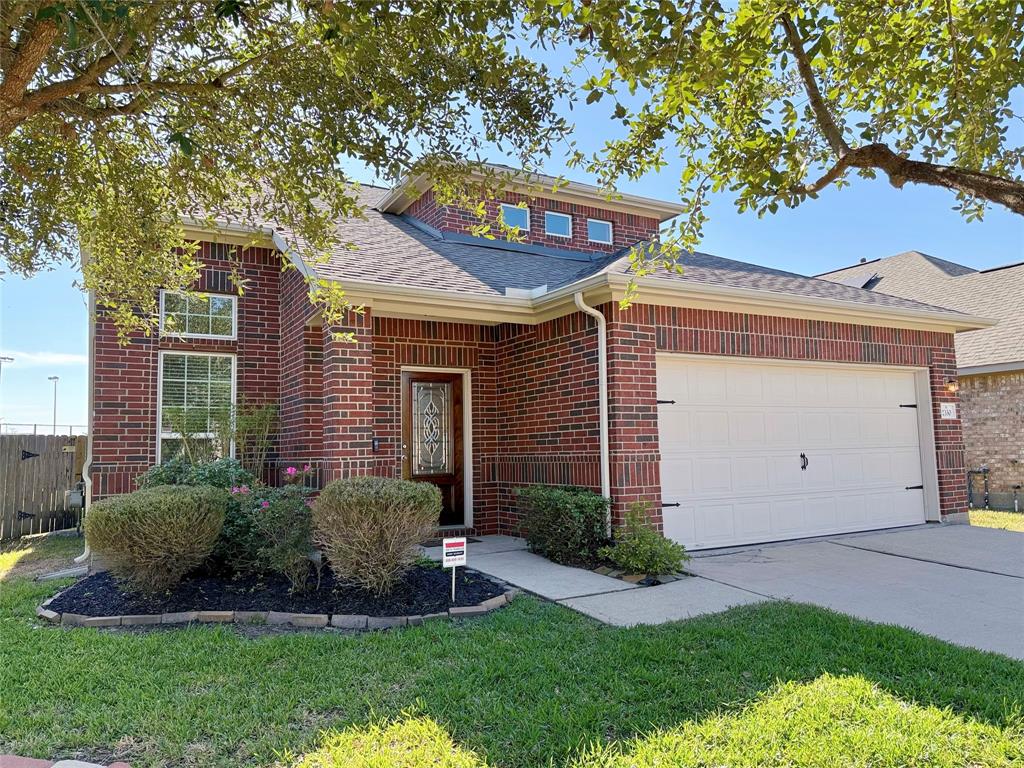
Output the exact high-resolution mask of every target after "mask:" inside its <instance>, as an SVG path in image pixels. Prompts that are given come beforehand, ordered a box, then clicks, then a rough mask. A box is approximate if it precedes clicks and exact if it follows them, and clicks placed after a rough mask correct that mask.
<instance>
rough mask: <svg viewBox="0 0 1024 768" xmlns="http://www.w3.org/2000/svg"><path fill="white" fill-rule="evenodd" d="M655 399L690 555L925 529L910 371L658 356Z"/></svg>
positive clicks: (668, 482)
mask: <svg viewBox="0 0 1024 768" xmlns="http://www.w3.org/2000/svg"><path fill="white" fill-rule="evenodd" d="M658 400H659V405H658V424H659V438H660V441H661V492H662V502H663V504H664V505H665V506H664V508H663V510H662V512H663V515H664V525H665V535H666V536H669V537H670V538H673V539H675V540H676V541H679V542H681V543H682V544H685V545H686V546H687V547H689V548H691V549H701V548H708V547H723V546H731V545H735V544H751V543H755V542H766V541H779V540H783V539H795V538H801V537H807V536H820V535H824V534H831V533H840V532H849V531H863V530H870V529H873V528H887V527H891V526H900V525H912V524H915V523H922V522H924V519H925V517H924V492H923V491H922V490H920V489H917V488H913V486H920V485H921V482H922V480H921V453H920V447H919V438H918V422H917V411H916V410H915V409H914V408H909V407H900V406H901V405H903V406H907V405H911V404H914V403H916V392H915V386H914V374H913V372H910V371H900V370H892V369H889V370H886V369H883V368H859V367H858V368H855V367H845V368H844V367H825V366H817V365H800V364H791V363H775V362H771V363H764V362H756V361H744V360H735V359H728V358H700V359H696V358H692V357H681V356H673V355H659V357H658ZM666 401H670V402H666ZM908 486H911V488H910V489H908ZM675 505H678V506H675Z"/></svg>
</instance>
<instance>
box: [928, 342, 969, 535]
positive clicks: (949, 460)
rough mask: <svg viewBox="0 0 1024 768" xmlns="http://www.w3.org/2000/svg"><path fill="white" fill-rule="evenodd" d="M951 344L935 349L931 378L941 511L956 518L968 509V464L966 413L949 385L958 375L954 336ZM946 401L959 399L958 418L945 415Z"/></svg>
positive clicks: (949, 517)
mask: <svg viewBox="0 0 1024 768" xmlns="http://www.w3.org/2000/svg"><path fill="white" fill-rule="evenodd" d="M948 338H949V342H948V345H947V346H945V347H937V348H935V349H933V350H932V352H931V356H930V358H931V359H930V360H929V363H928V374H929V375H928V378H929V384H930V386H931V391H932V424H933V425H934V429H935V464H936V469H937V470H938V476H939V511H940V512H941V513H942V518H943V520H947V521H949V522H953V521H956V520H957V517H956V516H958V515H960V516H962V515H963V513H966V512H967V468H966V466H965V465H964V440H963V431H962V421H961V419H962V418H963V414H962V413H961V412H960V398H959V395H958V394H957V393H956V392H950V391H949V390H948V389H947V388H946V380H947V379H955V378H956V353H955V352H954V350H953V337H952V336H950V337H948ZM942 403H955V404H956V406H957V418H955V419H943V418H941V415H940V409H941V407H942Z"/></svg>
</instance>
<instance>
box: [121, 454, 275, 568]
mask: <svg viewBox="0 0 1024 768" xmlns="http://www.w3.org/2000/svg"><path fill="white" fill-rule="evenodd" d="M136 482H137V483H138V485H139V487H140V488H152V487H154V486H158V485H208V486H212V487H214V488H223V489H224V490H230V491H231V498H230V501H229V503H228V505H227V507H226V508H225V509H224V527H223V528H222V529H221V533H220V537H219V538H218V539H217V544H216V545H215V546H214V548H213V552H212V554H211V555H210V560H211V561H212V566H213V568H214V570H223V569H226V570H229V571H236V572H242V571H258V570H261V569H262V564H261V562H260V555H259V549H260V547H261V546H262V545H263V539H262V538H261V536H260V534H259V532H258V531H257V530H256V528H255V526H254V523H253V519H252V516H251V515H249V514H248V512H247V511H246V510H245V509H243V504H242V502H243V501H244V498H243V497H244V495H245V494H247V493H249V491H250V490H251V489H252V488H254V487H256V484H257V480H256V476H255V475H254V474H253V473H252V472H249V471H248V470H247V469H245V468H244V467H243V466H242V465H241V463H240V462H239V461H237V460H236V459H216V460H215V461H204V462H200V463H198V464H192V463H191V462H189V461H188V460H187V459H185V458H184V457H182V456H180V455H179V456H175V457H174V458H173V459H170V460H168V461H165V462H164V463H163V464H157V465H156V466H153V467H150V468H149V469H148V470H147V471H146V472H145V473H144V474H142V475H141V476H140V477H139V478H138V480H137V481H136Z"/></svg>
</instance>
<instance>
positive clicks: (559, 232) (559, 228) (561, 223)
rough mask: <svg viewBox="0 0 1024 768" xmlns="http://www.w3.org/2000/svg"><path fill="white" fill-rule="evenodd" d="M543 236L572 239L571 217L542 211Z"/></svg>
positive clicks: (565, 214)
mask: <svg viewBox="0 0 1024 768" xmlns="http://www.w3.org/2000/svg"><path fill="white" fill-rule="evenodd" d="M544 234H546V235H550V236H551V237H572V216H570V215H569V214H567V213H557V212H555V211H544Z"/></svg>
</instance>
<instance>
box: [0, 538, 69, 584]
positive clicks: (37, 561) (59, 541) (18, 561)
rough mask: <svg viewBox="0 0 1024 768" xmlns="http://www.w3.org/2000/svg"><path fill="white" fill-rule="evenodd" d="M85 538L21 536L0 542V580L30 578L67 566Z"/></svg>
mask: <svg viewBox="0 0 1024 768" xmlns="http://www.w3.org/2000/svg"><path fill="white" fill-rule="evenodd" d="M84 546H85V542H84V539H82V538H80V537H78V536H73V535H52V534H51V535H47V536H24V537H22V538H20V539H15V540H13V541H5V542H3V543H2V544H0V582H3V581H9V580H11V579H16V578H24V579H31V578H35V577H36V576H41V575H43V574H45V573H52V572H54V571H59V570H61V569H62V568H70V567H71V566H72V565H74V558H76V557H77V556H78V555H80V554H82V549H83V547H84Z"/></svg>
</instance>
